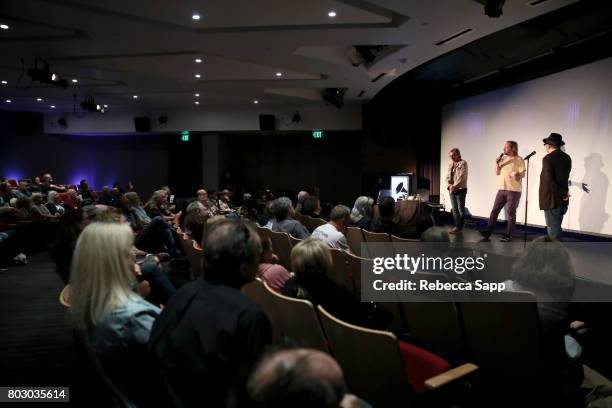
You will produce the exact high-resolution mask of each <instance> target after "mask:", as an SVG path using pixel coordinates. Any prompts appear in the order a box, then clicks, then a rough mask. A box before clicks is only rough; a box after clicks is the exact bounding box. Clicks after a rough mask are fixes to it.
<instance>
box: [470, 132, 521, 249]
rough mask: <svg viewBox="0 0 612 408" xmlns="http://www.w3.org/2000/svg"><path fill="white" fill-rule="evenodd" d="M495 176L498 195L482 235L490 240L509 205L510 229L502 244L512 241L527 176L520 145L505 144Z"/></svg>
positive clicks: (513, 143)
mask: <svg viewBox="0 0 612 408" xmlns="http://www.w3.org/2000/svg"><path fill="white" fill-rule="evenodd" d="M495 174H497V177H498V180H499V181H498V186H499V190H497V195H496V196H495V203H494V204H493V209H492V210H491V216H490V217H489V223H488V224H487V226H486V228H485V229H484V230H482V231H480V233H481V234H482V236H483V237H485V238H489V237H490V236H491V233H492V232H493V230H494V229H495V223H497V216H498V215H499V212H500V211H501V210H502V208H504V206H505V205H506V203H507V204H508V220H507V222H508V227H507V229H506V234H504V236H503V237H502V238H501V241H502V242H509V241H512V236H513V235H514V228H515V225H516V207H518V204H519V200H520V199H521V190H522V181H523V177H524V176H525V161H524V160H523V158H522V157H521V156H519V155H518V144H517V143H516V142H515V141H512V140H509V141H507V142H506V143H505V144H504V153H503V154H502V155H501V156H499V157H498V158H497V160H496V166H495Z"/></svg>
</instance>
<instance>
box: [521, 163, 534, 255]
mask: <svg viewBox="0 0 612 408" xmlns="http://www.w3.org/2000/svg"><path fill="white" fill-rule="evenodd" d="M534 153H535V152H534ZM531 156H533V154H530V155H529V156H527V171H526V176H527V177H526V178H527V180H526V186H525V223H524V224H523V248H527V208H528V207H529V161H530V160H531Z"/></svg>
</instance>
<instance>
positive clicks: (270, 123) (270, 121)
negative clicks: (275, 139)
mask: <svg viewBox="0 0 612 408" xmlns="http://www.w3.org/2000/svg"><path fill="white" fill-rule="evenodd" d="M259 130H276V117H275V116H274V115H259Z"/></svg>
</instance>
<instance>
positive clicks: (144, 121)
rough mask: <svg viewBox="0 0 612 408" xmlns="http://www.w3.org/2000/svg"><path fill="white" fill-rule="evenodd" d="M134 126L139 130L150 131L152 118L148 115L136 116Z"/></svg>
mask: <svg viewBox="0 0 612 408" xmlns="http://www.w3.org/2000/svg"><path fill="white" fill-rule="evenodd" d="M134 127H135V128H136V131H137V132H150V131H151V119H150V118H148V117H146V116H139V117H136V118H134Z"/></svg>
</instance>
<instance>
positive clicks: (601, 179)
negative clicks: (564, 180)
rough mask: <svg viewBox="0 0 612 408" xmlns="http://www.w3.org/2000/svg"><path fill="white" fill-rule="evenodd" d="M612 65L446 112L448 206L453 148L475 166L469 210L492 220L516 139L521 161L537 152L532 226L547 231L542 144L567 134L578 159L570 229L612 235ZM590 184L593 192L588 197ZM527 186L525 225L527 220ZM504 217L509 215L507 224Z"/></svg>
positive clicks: (443, 194)
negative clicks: (508, 147)
mask: <svg viewBox="0 0 612 408" xmlns="http://www.w3.org/2000/svg"><path fill="white" fill-rule="evenodd" d="M611 116H612V58H607V59H604V60H600V61H597V62H594V63H591V64H587V65H582V66H580V67H577V68H573V69H570V70H567V71H562V72H559V73H557V74H554V75H549V76H545V77H542V78H538V79H535V80H531V81H527V82H523V83H520V84H517V85H512V86H509V87H506V88H502V89H499V90H495V91H492V92H488V93H485V94H482V95H477V96H473V97H470V98H466V99H463V100H459V101H455V102H453V103H450V104H448V105H445V106H444V107H443V110H442V143H441V146H442V147H441V152H440V154H441V162H440V167H441V169H440V178H441V180H440V190H441V191H440V200H441V202H443V203H444V204H445V205H446V207H447V208H450V200H449V196H448V191H446V189H445V187H446V180H445V178H446V171H447V167H448V164H449V162H450V159H449V158H448V152H449V150H450V149H451V148H453V147H458V148H459V149H460V150H461V155H462V157H463V158H464V159H465V160H466V161H467V162H468V167H469V175H468V194H467V200H466V207H467V208H468V209H469V211H470V212H471V213H472V215H475V216H480V217H488V216H489V213H490V211H491V207H492V206H493V201H494V198H495V194H496V192H497V179H496V177H497V176H495V172H494V168H495V159H496V158H497V157H498V156H499V154H500V153H501V152H502V148H503V145H504V142H505V141H506V140H515V141H516V142H518V145H519V154H520V155H521V157H525V156H526V155H527V154H529V153H530V152H531V151H534V150H535V151H536V155H535V156H533V158H532V159H531V166H530V173H529V212H528V221H527V222H528V224H530V225H539V226H543V225H545V222H544V214H543V212H542V211H540V209H539V205H538V187H539V181H540V170H541V168H542V157H543V156H544V155H545V154H546V151H545V150H544V146H543V144H542V139H543V138H545V137H547V136H548V135H549V134H550V133H551V132H556V133H560V134H561V135H563V140H564V141H565V142H566V145H565V147H564V149H565V152H566V153H568V154H569V155H570V156H571V158H572V172H571V176H570V180H571V182H572V183H571V184H572V185H571V187H570V195H571V198H570V206H569V209H568V212H567V214H566V216H565V219H564V220H563V228H564V229H567V230H573V231H579V232H584V233H591V234H604V235H612V222H611V221H610V214H612V192H611V191H610V189H609V184H610V178H611V177H612V128H611V124H610V119H611ZM583 183H585V184H586V188H587V189H588V190H589V191H590V192H589V193H587V192H585V191H584V190H583V187H582V184H583ZM525 191H526V190H525V179H523V194H522V196H521V203H520V205H519V209H518V211H517V223H522V222H523V221H524V217H525ZM503 218H504V212H503V211H502V213H501V214H500V219H503Z"/></svg>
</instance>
